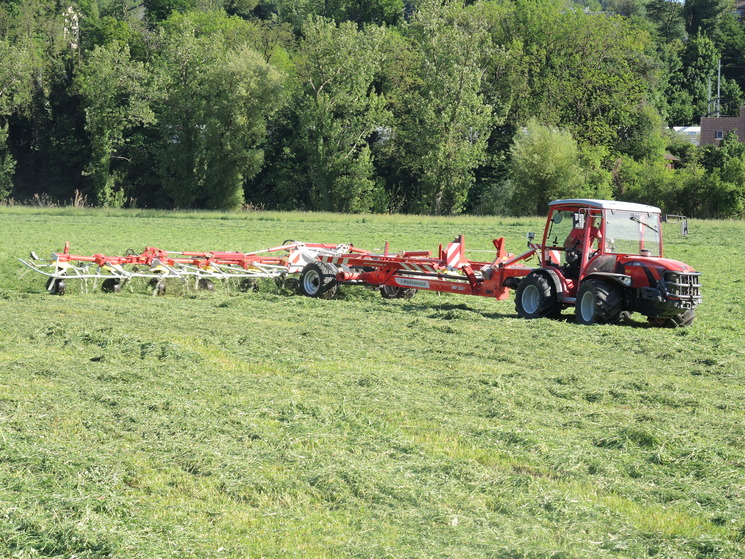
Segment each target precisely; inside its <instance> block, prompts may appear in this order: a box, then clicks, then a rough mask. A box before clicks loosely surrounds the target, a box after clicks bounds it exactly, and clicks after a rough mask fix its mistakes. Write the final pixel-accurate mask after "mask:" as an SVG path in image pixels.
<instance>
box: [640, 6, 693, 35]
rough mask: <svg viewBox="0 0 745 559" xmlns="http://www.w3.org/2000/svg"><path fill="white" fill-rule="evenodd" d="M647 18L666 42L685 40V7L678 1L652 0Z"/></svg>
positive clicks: (648, 7)
mask: <svg viewBox="0 0 745 559" xmlns="http://www.w3.org/2000/svg"><path fill="white" fill-rule="evenodd" d="M647 18H648V19H649V20H650V21H651V22H652V23H653V24H654V25H655V27H656V28H657V33H659V35H660V37H661V38H662V39H664V40H665V41H666V42H670V41H674V40H681V41H682V40H683V39H685V37H686V30H685V20H684V19H683V7H682V5H681V4H680V2H678V1H677V0H650V2H649V3H648V4H647Z"/></svg>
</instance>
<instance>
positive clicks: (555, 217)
mask: <svg viewBox="0 0 745 559" xmlns="http://www.w3.org/2000/svg"><path fill="white" fill-rule="evenodd" d="M549 208H550V211H549V214H548V218H547V221H546V228H545V231H544V233H543V239H542V242H541V243H534V242H533V241H534V238H535V236H534V235H533V234H532V233H531V234H529V235H528V239H529V241H528V248H529V250H528V251H527V252H525V253H523V254H521V255H518V256H513V255H511V254H508V253H507V252H506V251H505V250H504V238H500V239H495V240H494V246H495V248H496V250H497V254H496V257H495V258H494V260H493V261H492V262H476V261H471V260H468V259H467V258H466V257H465V239H464V238H463V236H462V235H461V236H459V237H458V238H456V239H455V240H454V241H453V242H452V243H450V244H449V245H448V246H447V248H446V249H443V248H442V246H440V249H439V254H438V255H437V256H436V257H435V256H432V255H431V253H429V252H421V251H417V252H401V253H398V254H395V255H392V254H389V253H388V248H387V244H386V249H385V251H384V253H383V254H373V253H371V252H368V251H363V250H360V249H355V252H354V253H349V254H343V255H319V256H318V257H317V261H315V262H311V263H309V264H308V265H306V266H305V268H303V271H302V272H301V275H300V281H299V285H300V290H301V292H302V293H303V294H305V295H307V296H309V297H325V298H329V297H332V296H333V294H334V293H335V292H336V287H337V285H338V284H340V283H345V284H365V285H377V286H379V287H380V292H381V295H382V296H383V297H386V298H399V297H400V298H403V297H405V298H408V297H411V296H412V295H413V294H414V293H415V292H416V290H421V289H423V290H428V291H439V292H448V293H459V294H462V295H479V296H484V297H494V298H496V299H498V300H504V299H506V298H507V297H508V295H509V291H510V289H511V288H512V289H515V288H516V289H517V292H516V294H515V308H516V310H517V314H518V316H520V317H522V318H543V317H549V318H558V317H559V316H560V315H561V312H562V310H563V309H565V308H567V307H572V306H573V307H575V311H576V321H577V322H578V323H580V324H593V323H601V324H602V323H608V324H613V323H616V322H619V321H620V320H621V319H622V318H624V317H626V316H629V315H630V314H631V313H633V312H638V313H641V314H643V315H646V316H647V317H648V318H649V320H650V322H651V323H653V324H655V325H659V326H688V325H690V324H691V323H693V320H694V318H695V308H696V306H697V305H698V304H699V303H700V302H701V286H700V283H699V276H700V274H699V273H697V272H696V271H695V270H694V269H693V268H691V267H690V266H688V265H687V264H683V263H682V262H678V261H676V260H670V259H666V258H663V256H662V230H661V223H662V218H661V214H660V210H659V208H655V207H653V206H645V205H641V204H631V203H627V202H615V201H609V200H557V201H555V202H551V204H549ZM683 230H684V234H686V233H687V225H686V223H685V221H684V222H683ZM533 256H537V257H538V266H537V267H529V266H526V265H524V262H525V261H526V260H528V259H529V258H531V257H533Z"/></svg>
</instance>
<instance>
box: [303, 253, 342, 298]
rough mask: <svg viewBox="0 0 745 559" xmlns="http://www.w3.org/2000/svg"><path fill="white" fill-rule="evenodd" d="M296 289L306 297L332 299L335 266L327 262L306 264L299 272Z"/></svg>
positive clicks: (334, 291) (335, 287)
mask: <svg viewBox="0 0 745 559" xmlns="http://www.w3.org/2000/svg"><path fill="white" fill-rule="evenodd" d="M298 289H299V290H300V293H302V294H303V295H305V296H306V297H320V298H321V299H333V297H334V295H336V289H337V282H336V268H335V267H334V266H333V265H332V264H328V263H327V262H319V261H316V262H311V263H310V264H307V265H306V266H305V268H303V271H302V272H300V281H299V285H298Z"/></svg>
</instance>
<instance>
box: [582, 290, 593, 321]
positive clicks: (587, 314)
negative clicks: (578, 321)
mask: <svg viewBox="0 0 745 559" xmlns="http://www.w3.org/2000/svg"><path fill="white" fill-rule="evenodd" d="M579 314H580V315H581V316H582V320H584V321H585V322H590V321H592V319H593V317H594V316H595V294H594V293H593V292H592V291H588V292H587V293H585V294H584V295H582V299H580V302H579Z"/></svg>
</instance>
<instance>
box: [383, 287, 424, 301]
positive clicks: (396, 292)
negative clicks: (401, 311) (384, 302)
mask: <svg viewBox="0 0 745 559" xmlns="http://www.w3.org/2000/svg"><path fill="white" fill-rule="evenodd" d="M415 293H416V289H412V288H411V287H399V286H397V285H381V286H380V295H381V296H382V297H383V299H411V298H412V297H413V296H414V294H415Z"/></svg>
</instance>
